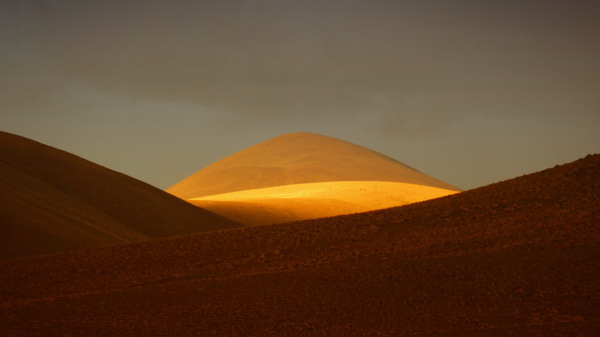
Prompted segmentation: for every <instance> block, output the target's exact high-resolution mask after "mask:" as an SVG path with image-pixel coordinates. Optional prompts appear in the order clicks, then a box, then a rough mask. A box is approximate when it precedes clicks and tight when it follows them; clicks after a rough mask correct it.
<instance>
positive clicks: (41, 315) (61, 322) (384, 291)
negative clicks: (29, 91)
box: [0, 155, 600, 336]
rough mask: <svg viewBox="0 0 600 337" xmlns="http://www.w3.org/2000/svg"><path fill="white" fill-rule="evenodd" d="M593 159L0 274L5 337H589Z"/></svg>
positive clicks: (594, 326) (594, 301)
mask: <svg viewBox="0 0 600 337" xmlns="http://www.w3.org/2000/svg"><path fill="white" fill-rule="evenodd" d="M598 200H600V156H599V155H594V156H588V157H586V158H585V159H581V160H578V161H576V162H573V163H570V164H566V165H561V166H558V167H555V168H552V169H548V170H544V171H541V172H538V173H535V174H530V175H526V176H522V177H518V178H515V179H511V180H508V181H504V182H500V183H496V184H492V185H489V186H485V187H482V188H478V189H475V190H471V191H466V192H463V193H459V194H456V195H451V196H448V197H444V198H439V199H434V200H428V201H425V202H421V203H415V204H411V205H407V206H403V207H397V208H390V209H385V210H379V211H373V212H367V213H360V214H353V215H346V216H338V217H333V218H325V219H317V220H309V221H303V222H295V223H289V224H281V225H272V226H261V227H252V228H243V229H235V230H229V231H219V232H208V233H202V234H192V235H186V236H181V237H172V238H165V239H157V240H152V241H145V242H139V243H135V244H123V245H113V246H105V247H99V248H94V249H85V250H79V251H70V252H62V253H58V254H54V255H45V256H37V257H31V258H25V259H14V260H6V261H0V296H1V297H0V317H2V318H3V319H2V320H1V321H0V325H1V326H0V329H1V330H2V331H3V332H4V333H5V334H6V335H11V336H22V335H46V336H49V335H100V336H102V335H106V336H109V335H110V336H132V335H139V336H147V335H160V336H182V335H220V336H232V335H246V336H297V335H302V336H322V335H329V336H366V335H367V336H374V335H379V336H595V335H597V333H598V331H600V310H599V309H598V301H599V300H600V298H599V297H598V294H600V279H599V278H598V275H597V274H598V270H600V258H599V257H600V226H598V223H600V203H598Z"/></svg>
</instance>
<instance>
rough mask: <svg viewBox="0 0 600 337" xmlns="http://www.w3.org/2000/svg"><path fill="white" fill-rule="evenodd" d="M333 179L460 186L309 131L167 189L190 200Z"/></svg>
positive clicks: (228, 159) (257, 147)
mask: <svg viewBox="0 0 600 337" xmlns="http://www.w3.org/2000/svg"><path fill="white" fill-rule="evenodd" d="M331 181H390V182H403V183H410V184H418V185H423V186H432V187H439V188H444V189H449V190H454V191H460V189H459V188H457V187H455V186H452V185H450V184H447V183H445V182H442V181H440V180H437V179H435V178H432V177H430V176H427V175H425V174H423V173H421V172H419V171H417V170H415V169H413V168H411V167H409V166H407V165H405V164H402V163H400V162H398V161H396V160H394V159H391V158H390V157H387V156H385V155H383V154H380V153H378V152H375V151H373V150H369V149H367V148H364V147H362V146H359V145H356V144H352V143H349V142H346V141H343V140H339V139H336V138H332V137H328V136H322V135H317V134H313V133H307V132H297V133H290V134H284V135H281V136H278V137H275V138H272V139H269V140H267V141H264V142H262V143H259V144H257V145H254V146H251V147H249V148H246V149H244V150H241V151H239V152H237V153H234V154H232V155H230V156H228V157H225V158H223V159H221V160H219V161H217V162H215V163H213V164H211V165H208V166H206V167H204V168H202V169H200V170H199V171H197V172H195V173H194V174H192V175H190V176H189V177H187V178H185V179H183V180H182V181H180V182H178V183H176V184H174V185H173V186H171V187H169V188H168V189H167V190H166V191H167V192H169V193H171V194H173V195H176V196H178V197H180V198H182V199H184V200H187V199H192V198H199V197H204V196H208V195H215V194H222V193H228V192H235V191H242V190H251V189H258V188H265V187H274V186H283V185H291V184H302V183H315V182H331Z"/></svg>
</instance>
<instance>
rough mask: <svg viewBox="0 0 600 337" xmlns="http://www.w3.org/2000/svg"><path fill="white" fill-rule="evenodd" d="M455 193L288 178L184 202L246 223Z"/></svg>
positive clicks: (388, 184)
mask: <svg viewBox="0 0 600 337" xmlns="http://www.w3.org/2000/svg"><path fill="white" fill-rule="evenodd" d="M454 193H458V192H456V191H451V190H446V189H441V188H437V187H431V186H422V185H415V184H406V183H395V182H387V181H333V182H323V183H306V184H293V185H284V186H275V187H266V188H259V189H253V190H246V191H238V192H230V193H223V194H216V195H209V196H206V197H201V198H194V199H190V200H188V201H189V202H190V203H192V204H194V205H196V206H200V207H202V208H204V209H207V210H209V211H211V212H214V213H217V214H220V215H223V216H225V217H227V218H230V219H233V220H236V221H239V222H241V223H244V224H246V225H250V226H261V225H268V224H275V223H284V222H291V221H298V220H307V219H316V218H323V217H329V216H335V215H342V214H352V213H359V212H367V211H373V210H376V209H383V208H389V207H394V206H402V205H407V204H411V203H414V202H419V201H424V200H428V199H433V198H439V197H443V196H446V195H450V194H454Z"/></svg>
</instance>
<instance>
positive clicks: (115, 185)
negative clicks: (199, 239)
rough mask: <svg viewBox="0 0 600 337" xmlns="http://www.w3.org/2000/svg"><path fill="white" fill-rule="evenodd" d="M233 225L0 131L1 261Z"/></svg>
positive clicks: (147, 187) (132, 181)
mask: <svg viewBox="0 0 600 337" xmlns="http://www.w3.org/2000/svg"><path fill="white" fill-rule="evenodd" d="M236 226H238V224H237V223H235V222H234V221H231V220H229V219H226V218H223V217H221V216H219V215H216V214H213V213H211V212H208V211H206V210H203V209H201V208H199V207H194V206H192V205H189V204H188V203H186V202H184V201H182V200H180V199H178V198H176V197H173V196H172V195H170V194H168V193H165V192H164V191H161V190H160V189H157V188H155V187H152V186H150V185H148V184H146V183H143V182H141V181H138V180H136V179H133V178H131V177H128V176H126V175H123V174H121V173H118V172H115V171H112V170H109V169H107V168H104V167H102V166H99V165H97V164H94V163H92V162H89V161H87V160H84V159H82V158H79V157H77V156H74V155H72V154H69V153H67V152H64V151H61V150H58V149H55V148H52V147H50V146H46V145H43V144H40V143H38V142H35V141H32V140H30V139H27V138H23V137H20V136H17V135H13V134H9V133H5V132H0V237H1V238H0V258H10V257H18V256H29V255H35V254H41V253H49V252H55V251H59V250H64V249H75V248H82V247H91V246H98V245H103V244H112V243H122V242H131V241H139V240H145V239H148V238H157V237H165V236H172V235H181V234H190V233H197V232H203V231H209V230H218V229H224V228H232V227H236Z"/></svg>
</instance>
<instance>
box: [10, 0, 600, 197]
mask: <svg viewBox="0 0 600 337" xmlns="http://www.w3.org/2000/svg"><path fill="white" fill-rule="evenodd" d="M598 17H600V3H598V2H572V1H558V0H551V1H526V2H524V1H502V2H481V1H471V0H461V1H457V2H453V3H452V4H450V3H448V2H446V1H433V2H428V3H423V2H420V1H404V2H394V1H383V0H381V1H368V2H367V1H358V0H351V1H328V2H318V1H302V2H281V1H275V0H272V1H261V2H248V1H228V2H222V1H221V2H213V1H196V2H184V1H171V2H163V1H144V2H142V1H131V2H127V3H126V4H125V3H123V2H119V1H103V2H101V3H95V4H94V6H91V5H90V4H89V3H86V2H80V1H74V0H58V1H53V2H38V1H23V0H21V1H4V0H0V71H1V73H2V76H0V130H2V131H7V132H11V133H15V134H19V135H21V136H24V137H27V138H31V139H34V140H37V141H40V142H42V143H44V144H48V145H51V146H54V147H57V148H60V149H63V150H66V151H69V152H72V153H74V154H77V155H79V156H81V157H83V158H85V159H88V160H91V161H94V162H96V163H99V164H101V165H103V166H106V167H109V168H111V169H114V170H117V171H120V172H123V173H125V174H128V175H130V176H132V177H134V178H137V179H140V180H143V181H145V182H148V183H150V184H152V185H155V186H157V187H159V188H163V189H165V188H167V187H169V186H171V185H173V184H174V183H176V182H178V181H180V180H182V179H184V178H185V177H187V176H188V175H190V174H192V173H194V172H196V171H197V170H199V169H201V168H202V167H205V166H207V165H209V164H211V163H213V162H216V161H217V160H219V159H221V158H224V157H226V156H228V155H230V154H233V153H236V152H238V151H240V150H243V149H245V148H247V147H250V146H252V145H255V144H258V143H260V142H262V141H265V140H267V139H270V138H273V137H275V136H278V135H281V134H285V133H289V132H296V131H306V132H312V133H317V134H322V135H327V136H331V137H335V138H339V139H342V140H345V141H349V142H351V143H354V144H358V145H361V146H364V147H366V148H369V149H372V150H375V151H377V152H380V153H382V154H385V155H387V156H390V157H392V158H394V159H397V160H398V161H400V162H402V163H405V164H407V165H410V166H411V167H414V168H416V169H418V170H419V171H422V172H424V173H425V174H427V175H430V176H433V177H435V178H438V179H440V180H442V181H445V182H448V183H450V184H453V185H456V186H458V187H460V188H462V189H470V188H474V187H478V186H482V185H486V184H489V183H493V182H496V181H500V180H504V179H508V178H513V177H515V176H519V175H522V174H525V173H530V172H534V171H537V170H541V169H545V168H547V167H551V166H553V165H556V164H562V163H565V162H569V161H572V160H575V159H577V158H581V157H584V156H585V155H586V154H588V153H596V152H599V149H600V135H599V133H598V132H597V129H598V126H600V111H599V107H600V96H599V95H598V92H600V65H599V64H598V62H597V60H598V59H600V40H599V39H598V38H597V36H598V34H599V33H600V23H599V22H598V20H597V18H598Z"/></svg>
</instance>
